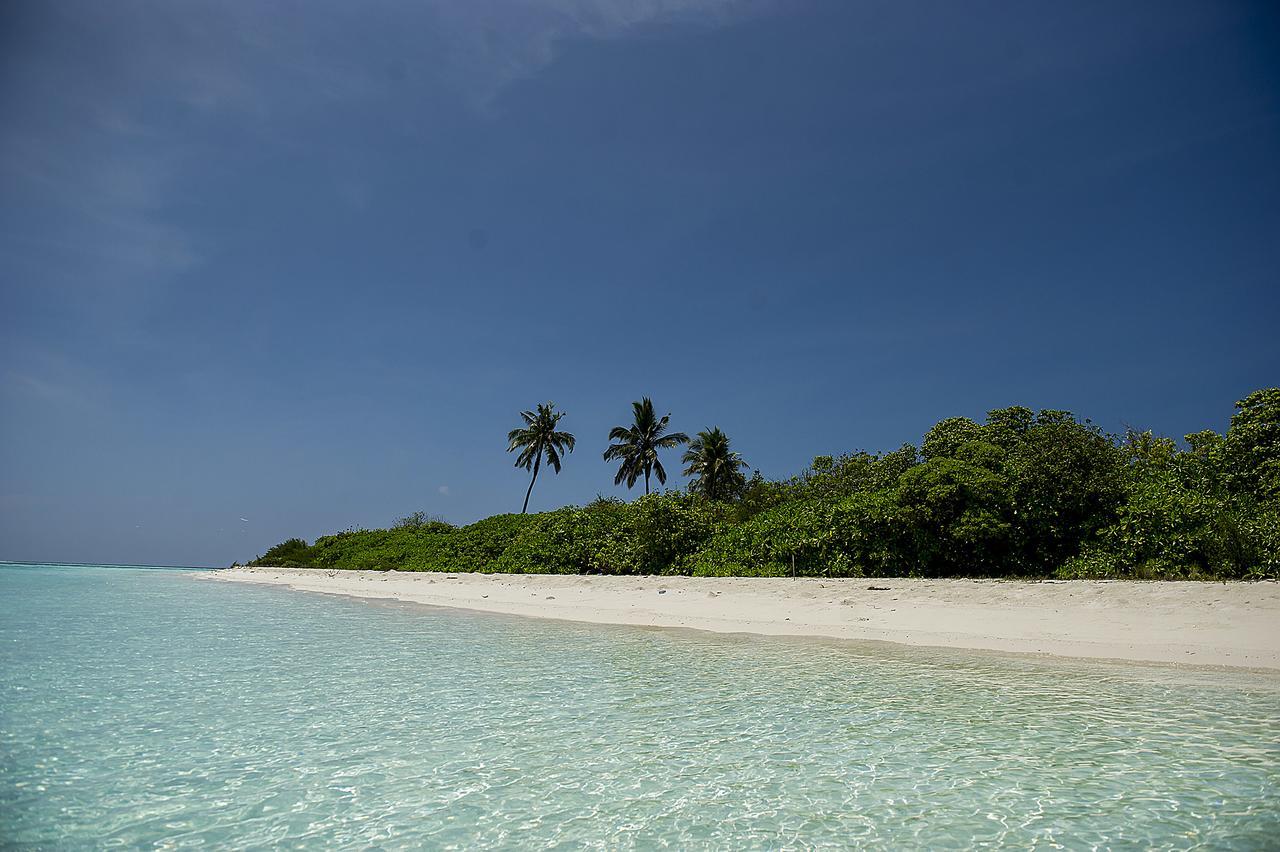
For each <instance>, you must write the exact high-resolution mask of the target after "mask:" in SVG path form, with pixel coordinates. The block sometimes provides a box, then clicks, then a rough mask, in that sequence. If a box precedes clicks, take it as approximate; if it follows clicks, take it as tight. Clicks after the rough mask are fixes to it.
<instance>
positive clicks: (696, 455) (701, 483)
mask: <svg viewBox="0 0 1280 852" xmlns="http://www.w3.org/2000/svg"><path fill="white" fill-rule="evenodd" d="M680 460H681V461H682V462H684V463H685V464H687V465H688V467H686V468H685V469H684V475H685V476H692V477H695V478H694V479H693V481H692V482H690V483H689V490H690V491H699V492H701V493H703V494H705V495H706V496H707V497H710V498H711V499H712V500H720V499H723V498H725V497H728V496H729V495H730V494H732V493H733V492H734V491H736V490H737V489H739V488H741V487H742V486H744V485H746V484H747V479H746V477H745V476H743V475H742V471H743V470H748V469H750V466H749V465H748V464H747V463H746V462H744V461H743V460H742V457H741V456H739V455H738V454H737V453H735V452H734V451H733V450H731V449H729V436H728V435H726V434H725V433H723V432H721V431H720V427H719V426H716V427H714V428H712V429H707V430H704V431H702V432H699V433H698V435H697V437H695V438H694V439H693V441H692V442H691V443H690V444H689V449H687V450H685V451H684V457H683V458H682V459H680Z"/></svg>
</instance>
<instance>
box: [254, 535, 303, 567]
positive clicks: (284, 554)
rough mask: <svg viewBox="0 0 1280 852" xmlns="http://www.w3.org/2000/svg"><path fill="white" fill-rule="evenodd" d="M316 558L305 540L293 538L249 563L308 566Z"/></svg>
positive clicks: (276, 565)
mask: <svg viewBox="0 0 1280 852" xmlns="http://www.w3.org/2000/svg"><path fill="white" fill-rule="evenodd" d="M314 558H315V557H314V554H313V552H312V550H311V548H310V547H308V546H307V543H306V542H305V541H303V540H302V539H300V538H291V539H287V540H285V541H282V542H280V543H279V544H277V545H276V546H275V547H273V548H271V549H270V550H268V551H267V552H266V553H264V554H262V555H261V556H259V557H258V558H257V559H254V560H253V561H252V562H250V563H249V564H250V565H269V566H271V567H272V568H307V567H309V566H310V565H312V564H313V560H314Z"/></svg>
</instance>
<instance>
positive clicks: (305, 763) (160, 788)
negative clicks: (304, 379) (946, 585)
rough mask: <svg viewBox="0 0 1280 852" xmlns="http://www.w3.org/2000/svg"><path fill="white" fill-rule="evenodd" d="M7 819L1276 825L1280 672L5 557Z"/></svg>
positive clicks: (774, 826)
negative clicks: (643, 620)
mask: <svg viewBox="0 0 1280 852" xmlns="http://www.w3.org/2000/svg"><path fill="white" fill-rule="evenodd" d="M0 601H3V603H0V619H2V620H0V845H17V844H31V845H40V846H72V847H83V846H112V845H119V846H129V847H133V846H153V845H159V846H179V845H197V844H200V843H204V844H215V845H216V844H234V845H237V846H261V845H268V844H272V845H275V844H279V845H286V846H313V847H320V846H323V847H349V848H361V847H366V846H369V845H379V846H383V847H416V846H422V845H430V846H433V847H434V846H442V845H447V844H455V845H458V846H466V847H471V846H477V845H482V846H494V845H512V846H520V847H545V846H557V845H562V846H565V847H576V846H581V845H584V844H585V845H593V846H597V847H608V848H616V847H629V846H640V847H651V846H654V845H658V844H662V843H667V844H671V845H674V846H677V847H686V848H687V847H706V846H710V847H726V846H732V847H744V846H756V847H770V848H776V847H808V846H850V845H857V846H862V847H867V846H870V847H881V848H901V847H903V846H908V847H919V846H928V847H932V848H940V847H948V846H952V847H954V846H971V845H975V844H978V843H989V844H993V845H1017V846H1022V847H1027V846H1032V845H1036V846H1041V847H1044V848H1052V847H1053V846H1054V845H1055V844H1062V845H1064V846H1066V847H1069V848H1080V847H1088V846H1091V845H1095V844H1101V845H1109V846H1134V847H1147V846H1156V847H1161V848H1170V847H1173V848H1184V847H1194V846H1197V845H1201V844H1204V845H1209V846H1212V847H1214V848H1239V849H1256V848H1262V847H1266V846H1268V845H1273V844H1274V843H1275V842H1276V841H1275V838H1276V837H1280V802H1278V799H1280V682H1278V679H1277V678H1275V677H1272V676H1254V675H1239V674H1235V675H1228V674H1217V673H1187V672H1180V671H1176V670H1173V669H1160V668H1147V667H1136V666H1115V665H1107V664H1096V663H1095V664H1084V663H1071V662H1062V661H1041V660H1031V659H1022V658H1014V657H1002V656H994V655H973V654H959V653H953V652H942V651H930V650H925V649H902V648H893V647H888V646H876V645H858V646H850V645H840V644H835V643H831V644H823V643H819V642H801V641H787V640H777V639H761V638H750V637H723V636H713V635H702V634H696V633H685V632H673V631H648V630H641V629H635V628H621V627H604V626H590V625H572V624H564V623H558V622H539V621H532V620H523V619H516V618H505V617H500V616H491V615H477V614H467V613H459V612H451V611H445V610H429V609H425V608H418V607H412V606H409V605H401V604H391V603H370V602H361V601H353V600H347V599H341V598H332V597H323V596H318V595H307V594H300V593H291V592H286V591H281V590H278V589H265V588H255V587H250V586H241V585H233V584H229V583H215V582H202V581H198V580H196V579H195V575H194V574H192V573H186V572H174V571H144V570H130V569H123V568H99V569H94V568H83V567H47V568H41V567H9V566H6V567H3V568H0Z"/></svg>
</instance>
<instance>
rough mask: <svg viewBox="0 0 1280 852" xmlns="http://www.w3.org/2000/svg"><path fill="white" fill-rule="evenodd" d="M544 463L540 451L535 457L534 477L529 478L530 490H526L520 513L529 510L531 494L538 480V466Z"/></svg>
mask: <svg viewBox="0 0 1280 852" xmlns="http://www.w3.org/2000/svg"><path fill="white" fill-rule="evenodd" d="M541 464H542V453H538V455H537V456H535V457H534V459H533V478H532V479H530V480H529V490H528V491H526V492H524V508H523V509H521V510H520V514H522V515H523V514H524V513H525V512H528V511H529V495H530V494H532V493H533V483H535V482H537V481H538V466H539V465H541Z"/></svg>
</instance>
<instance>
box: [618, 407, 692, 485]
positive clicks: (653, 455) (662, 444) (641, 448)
mask: <svg viewBox="0 0 1280 852" xmlns="http://www.w3.org/2000/svg"><path fill="white" fill-rule="evenodd" d="M631 407H632V409H633V410H634V411H633V415H634V421H635V422H633V423H632V424H631V425H630V426H614V427H613V429H611V430H610V431H609V440H610V441H617V442H618V443H616V444H610V445H609V449H607V450H605V451H604V460H605V461H614V460H615V459H621V460H622V465H621V466H620V467H619V468H618V475H617V476H615V477H614V478H613V484H614V485H617V484H618V483H620V482H622V481H623V480H624V479H625V480H626V481H627V487H628V488H630V487H631V486H633V485H635V484H636V480H637V479H639V478H640V474H642V473H643V474H644V493H645V494H648V493H649V474H650V473H654V474H657V476H658V482H659V483H661V484H663V485H666V484H667V472H666V470H664V469H663V467H662V462H661V461H659V460H658V450H669V449H671V448H673V447H678V446H680V445H681V444H687V443H689V436H688V435H686V434H685V433H683V432H672V433H671V434H670V435H664V434H663V433H664V432H666V431H667V423H668V422H669V421H670V420H671V415H670V414H668V415H666V416H665V417H663V418H662V419H661V420H659V419H658V418H657V417H656V416H654V413H653V401H652V400H651V399H649V397H647V396H646V397H645V398H644V399H642V400H640V401H639V402H633V403H631Z"/></svg>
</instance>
